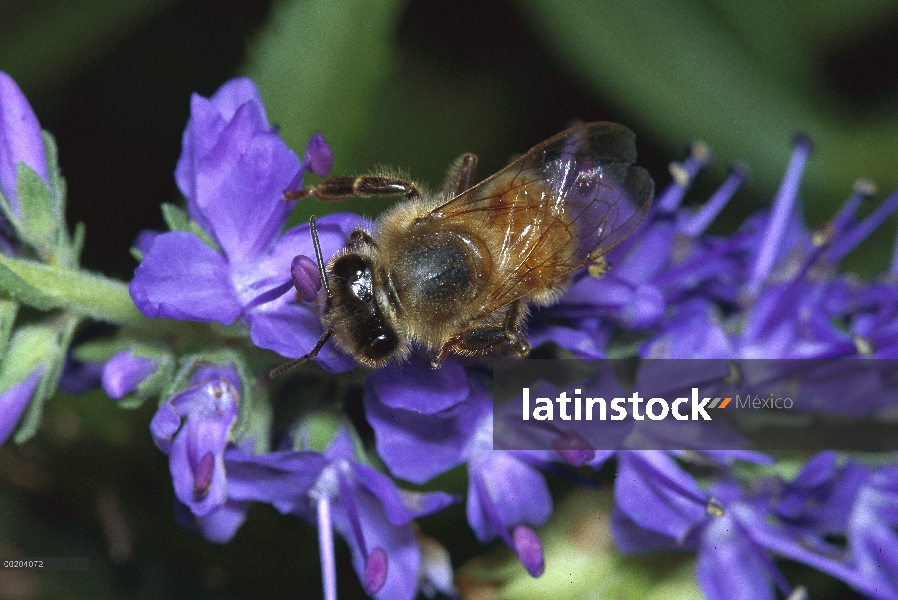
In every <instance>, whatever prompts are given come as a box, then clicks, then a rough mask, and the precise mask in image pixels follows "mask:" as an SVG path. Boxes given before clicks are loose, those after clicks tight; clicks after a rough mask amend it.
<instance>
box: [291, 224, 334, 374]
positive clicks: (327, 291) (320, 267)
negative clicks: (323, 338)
mask: <svg viewBox="0 0 898 600" xmlns="http://www.w3.org/2000/svg"><path fill="white" fill-rule="evenodd" d="M309 229H311V230H312V245H313V246H314V247H315V260H317V261H318V276H319V277H321V285H323V286H324V292H325V294H327V297H328V298H333V296H332V295H331V289H330V287H329V286H328V285H327V272H326V271H325V270H324V258H322V256H321V242H319V241H318V227H316V226H315V215H312V216H311V217H309ZM328 335H330V334H328ZM321 343H322V344H323V343H324V342H321ZM319 347H320V346H316V348H319ZM316 354H317V351H316ZM312 356H314V354H313V355H312ZM297 360H299V359H297Z"/></svg>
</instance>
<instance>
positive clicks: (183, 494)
mask: <svg viewBox="0 0 898 600" xmlns="http://www.w3.org/2000/svg"><path fill="white" fill-rule="evenodd" d="M169 402H170V403H171V404H172V406H174V408H175V409H176V410H177V411H178V412H179V413H180V414H181V415H184V416H185V419H184V422H183V425H182V426H181V429H180V430H179V431H178V433H177V434H176V435H175V437H174V440H172V444H171V454H170V456H169V467H170V470H171V474H172V482H173V483H174V487H175V495H176V496H177V497H178V500H180V501H181V502H183V503H184V504H186V505H187V506H188V507H190V510H191V511H192V512H193V513H194V514H195V515H199V516H203V515H208V514H210V513H212V512H214V511H215V510H218V508H220V507H221V506H222V505H223V504H224V502H225V500H227V485H226V480H225V465H224V456H223V454H224V449H225V444H227V441H228V436H229V435H230V433H231V429H232V428H233V427H234V423H235V422H236V420H237V397H236V395H235V392H234V390H233V388H232V387H231V386H230V384H228V383H227V382H226V381H225V380H222V379H217V380H213V381H210V382H208V383H205V384H204V385H200V386H197V387H195V388H190V389H188V390H185V391H184V392H182V393H181V394H179V395H178V396H175V397H173V398H171V399H170V400H169ZM210 455H211V458H209V456H210Z"/></svg>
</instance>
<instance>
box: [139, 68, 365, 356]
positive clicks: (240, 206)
mask: <svg viewBox="0 0 898 600" xmlns="http://www.w3.org/2000/svg"><path fill="white" fill-rule="evenodd" d="M329 152H330V151H329V149H327V146H326V144H324V142H323V140H321V139H320V138H313V140H312V142H310V146H309V149H308V150H307V155H308V156H307V158H306V160H305V161H303V162H300V161H299V159H298V158H297V157H296V155H295V154H294V153H293V152H292V151H291V150H290V149H289V148H287V146H286V145H285V144H284V142H283V141H282V140H281V139H280V138H279V137H278V136H277V134H276V133H275V132H274V131H273V130H272V128H271V127H270V126H269V124H268V120H267V118H266V117H265V111H264V108H263V106H262V101H261V99H260V98H259V95H258V91H257V90H256V88H255V85H254V84H253V83H252V82H251V81H250V80H248V79H245V78H244V79H235V80H232V81H230V82H228V83H226V84H225V85H224V86H222V88H221V89H220V90H219V91H218V92H216V94H215V95H214V96H212V97H211V98H208V99H207V98H203V97H200V96H197V95H194V97H193V99H192V101H191V119H190V122H189V123H188V126H187V130H186V131H185V132H184V139H183V153H182V155H181V159H180V160H179V162H178V167H177V170H176V179H177V181H178V187H179V188H180V189H181V191H182V192H183V193H184V196H185V197H186V198H187V211H188V213H189V215H190V218H191V219H193V221H194V222H195V223H197V224H198V225H199V226H200V228H201V230H202V232H203V234H204V235H205V236H207V238H206V239H203V237H201V236H200V235H197V234H196V233H193V232H189V231H172V232H169V233H163V234H161V235H158V236H156V237H155V238H152V239H147V240H145V241H144V242H143V244H144V246H145V247H146V250H145V252H146V253H145V256H144V259H143V262H141V264H140V266H138V268H137V270H136V271H135V273H134V279H133V280H132V282H131V285H130V292H131V296H132V298H133V299H134V302H135V304H136V305H137V307H138V308H139V309H140V310H141V311H142V312H143V313H144V314H145V315H147V316H150V317H167V318H172V319H187V320H196V321H217V322H219V323H223V324H226V325H228V324H231V323H233V322H234V321H236V320H238V319H241V320H242V321H244V322H246V324H247V325H248V327H249V331H250V337H251V338H252V340H253V343H254V344H256V345H257V346H260V347H262V348H267V349H270V350H274V351H275V352H278V353H279V354H281V355H283V356H287V357H291V358H296V357H299V356H301V355H302V354H305V353H306V352H308V351H309V350H310V349H311V348H312V347H313V346H314V345H315V342H316V341H317V340H318V338H319V337H320V336H321V334H322V332H323V330H322V328H321V323H320V319H319V316H318V311H317V308H316V307H315V306H314V305H309V304H305V303H303V302H299V301H298V300H297V298H296V297H295V292H294V290H293V282H292V279H291V270H290V265H291V261H292V260H293V258H294V257H295V256H296V255H298V254H301V255H306V256H314V252H313V248H312V239H311V235H310V232H309V227H308V226H307V225H305V226H300V227H296V228H294V229H291V230H290V231H287V232H286V233H284V234H283V235H281V229H282V228H283V226H284V223H285V222H286V219H287V214H288V212H289V206H288V204H287V203H286V202H285V201H284V200H283V199H282V198H281V196H282V194H283V191H284V189H286V188H288V187H289V186H290V185H291V183H292V184H294V185H296V184H298V185H302V181H301V180H302V175H303V173H304V172H305V171H307V170H310V169H313V168H317V169H319V170H320V169H322V168H323V167H324V166H327V165H328V164H329V159H328V158H327V156H329ZM362 222H363V221H362V219H360V218H359V217H356V216H354V215H348V214H344V215H330V216H327V217H323V218H321V219H319V220H318V235H319V239H320V241H321V246H322V251H323V253H324V254H325V255H327V256H330V255H333V254H335V253H336V252H338V251H339V250H340V249H342V247H343V244H344V242H345V240H346V236H347V235H348V234H349V233H350V232H351V231H352V230H353V229H355V228H356V227H357V226H358V225H359V224H360V223H362ZM210 243H211V245H210ZM306 299H308V298H306ZM315 360H317V361H318V362H319V363H320V364H321V365H322V366H324V367H325V368H327V369H328V370H330V371H342V370H346V369H348V368H351V367H352V366H354V365H355V363H354V361H352V360H351V359H350V358H349V357H347V356H345V355H343V354H342V353H340V352H339V351H337V350H336V349H335V348H334V347H333V346H332V345H328V346H326V347H325V348H323V349H322V352H321V353H320V354H319V355H318V356H317V357H316V359H315Z"/></svg>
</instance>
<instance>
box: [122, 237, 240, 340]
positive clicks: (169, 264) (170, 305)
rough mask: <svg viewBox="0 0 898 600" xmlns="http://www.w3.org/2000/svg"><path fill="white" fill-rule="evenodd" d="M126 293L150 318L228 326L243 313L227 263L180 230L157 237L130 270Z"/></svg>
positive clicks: (200, 242) (196, 238) (198, 240)
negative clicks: (144, 254) (207, 322)
mask: <svg viewBox="0 0 898 600" xmlns="http://www.w3.org/2000/svg"><path fill="white" fill-rule="evenodd" d="M128 291H129V292H130V293H131V298H133V299H134V304H136V305H137V308H139V309H140V311H141V312H143V314H145V315H146V316H148V317H166V318H169V319H187V320H194V321H218V322H219V323H223V324H225V325H230V324H231V323H233V322H234V320H235V319H236V318H237V317H238V316H239V315H240V312H241V310H242V309H241V306H240V302H239V300H238V299H237V296H236V295H235V293H234V289H233V287H231V284H230V281H229V280H228V265H227V262H226V261H225V259H224V258H223V257H222V256H221V255H220V254H218V253H217V252H216V251H215V250H213V249H212V248H210V247H209V246H207V245H206V244H204V243H203V242H202V241H201V240H200V239H199V238H198V237H196V236H195V235H193V234H190V233H184V232H181V231H173V232H170V233H165V234H162V235H160V236H159V237H158V238H156V241H155V242H154V243H153V246H152V248H150V252H149V253H148V254H147V255H146V256H145V257H144V259H143V262H141V263H140V265H139V266H138V267H137V270H136V271H134V279H133V280H132V281H131V285H130V286H129V287H128Z"/></svg>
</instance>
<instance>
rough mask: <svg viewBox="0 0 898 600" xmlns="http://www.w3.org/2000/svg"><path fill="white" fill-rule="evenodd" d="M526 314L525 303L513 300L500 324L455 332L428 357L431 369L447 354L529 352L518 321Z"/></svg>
mask: <svg viewBox="0 0 898 600" xmlns="http://www.w3.org/2000/svg"><path fill="white" fill-rule="evenodd" d="M525 316H526V313H525V309H524V304H523V302H521V301H520V300H518V301H516V302H513V303H512V304H511V305H509V307H508V311H507V312H506V313H505V322H504V323H503V324H502V325H501V326H495V325H486V326H480V327H472V328H470V329H464V330H462V331H459V332H458V333H456V334H454V335H453V336H452V337H450V338H449V339H448V340H446V343H445V344H443V347H442V348H440V352H439V353H438V354H437V355H436V356H435V357H434V358H432V359H431V361H430V368H431V369H439V368H440V366H441V365H442V364H443V361H445V360H446V357H447V356H449V354H451V353H454V354H460V355H461V356H483V355H484V354H511V355H514V356H517V357H519V358H522V357H524V356H527V354H529V353H530V343H529V342H527V340H525V339H524V336H523V335H522V334H521V323H522V322H523V320H524V317H525Z"/></svg>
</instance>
